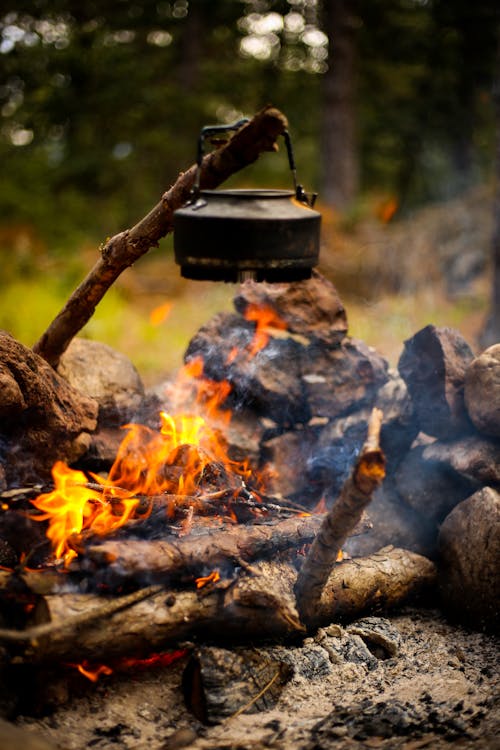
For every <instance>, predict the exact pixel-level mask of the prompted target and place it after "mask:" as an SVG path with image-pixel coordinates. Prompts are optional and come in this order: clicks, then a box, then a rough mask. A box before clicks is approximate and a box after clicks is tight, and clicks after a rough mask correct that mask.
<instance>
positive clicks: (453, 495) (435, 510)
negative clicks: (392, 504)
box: [394, 444, 481, 524]
mask: <svg viewBox="0 0 500 750" xmlns="http://www.w3.org/2000/svg"><path fill="white" fill-rule="evenodd" d="M433 446H434V444H431V445H429V446H427V445H417V446H415V447H414V448H412V449H411V450H410V451H408V453H407V454H406V456H405V458H404V459H403V461H402V462H401V463H400V465H399V466H398V468H397V470H396V472H395V475H394V478H395V482H396V487H397V490H398V493H399V495H400V496H401V497H402V499H403V500H404V502H405V503H406V504H407V505H409V506H410V507H411V508H413V509H414V510H415V511H417V513H420V514H421V515H422V516H423V517H424V518H426V519H427V520H428V521H430V522H433V523H436V524H438V523H440V522H441V521H442V520H443V519H444V518H445V517H446V516H447V515H448V513H449V512H450V511H451V510H452V508H454V507H455V505H457V504H458V503H460V502H461V501H462V500H465V498H466V497H469V495H471V494H472V493H473V492H475V491H476V490H477V489H479V488H480V486H481V483H480V482H477V481H474V480H473V479H471V478H469V477H465V476H463V475H461V474H459V473H458V472H457V471H455V469H454V468H453V466H451V465H450V463H449V461H448V457H447V456H446V457H445V456H442V457H441V456H438V457H436V455H435V449H434V451H433V452H432V453H431V455H429V453H428V450H427V449H433Z"/></svg>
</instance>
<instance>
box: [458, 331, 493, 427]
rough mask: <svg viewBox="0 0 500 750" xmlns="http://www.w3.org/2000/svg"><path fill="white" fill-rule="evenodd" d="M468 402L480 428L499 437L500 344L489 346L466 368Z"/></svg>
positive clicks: (470, 414)
mask: <svg viewBox="0 0 500 750" xmlns="http://www.w3.org/2000/svg"><path fill="white" fill-rule="evenodd" d="M465 405H466V407H467V411H468V412H469V416H470V418H471V419H472V421H473V423H474V425H475V427H476V428H477V429H478V431H479V432H482V433H484V434H485V435H493V436H494V437H500V344H495V345H494V346H490V347H489V349H486V350H485V351H484V352H483V353H482V354H480V355H479V356H478V357H476V358H475V359H474V360H473V361H472V362H471V363H470V365H469V367H468V368H467V371H466V373H465Z"/></svg>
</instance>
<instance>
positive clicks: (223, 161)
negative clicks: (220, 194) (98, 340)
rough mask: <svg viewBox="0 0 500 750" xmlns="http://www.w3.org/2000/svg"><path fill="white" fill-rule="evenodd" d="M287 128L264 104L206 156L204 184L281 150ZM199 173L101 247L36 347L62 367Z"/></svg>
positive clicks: (187, 175)
mask: <svg viewBox="0 0 500 750" xmlns="http://www.w3.org/2000/svg"><path fill="white" fill-rule="evenodd" d="M286 128H287V120H286V117H285V116H284V115H283V114H282V113H281V112H280V111H279V110H277V109H274V108H273V107H265V108H264V109H263V110H262V111H261V112H259V113H258V114H257V115H255V117H253V119H252V120H250V122H248V123H247V124H246V125H244V126H243V127H242V128H241V129H240V130H238V131H237V132H236V134H235V135H234V136H233V137H232V138H231V139H230V140H229V141H228V143H226V144H225V145H224V146H222V147H221V148H219V149H217V150H216V151H213V152H212V153H210V154H208V155H207V156H205V157H204V159H203V163H202V169H201V178H200V185H201V187H202V188H209V189H211V188H215V187H217V186H218V185H220V184H221V183H222V182H224V180H227V178H228V177H230V176H231V175H232V174H234V173H235V172H238V171H239V170H240V169H242V168H243V167H245V166H247V165H248V164H251V163H252V162H254V161H255V160H256V159H257V158H258V156H259V154H260V153H261V152H263V151H274V150H276V138H277V137H278V136H279V135H281V134H282V133H283V132H284V131H285V130H286ZM195 173H196V165H193V166H191V167H190V168H189V169H188V170H187V172H183V173H182V172H181V174H180V175H179V177H178V178H177V180H176V182H175V183H174V184H173V185H172V186H171V187H170V188H169V190H167V192H166V193H165V194H164V195H163V196H162V198H161V200H160V201H159V203H157V205H156V206H155V207H154V208H153V209H152V210H151V211H150V212H149V213H148V214H147V216H145V217H144V218H143V219H141V220H140V221H139V222H138V223H137V224H136V225H135V226H134V227H132V228H131V229H127V230H125V231H124V232H120V233H119V234H117V235H115V236H114V237H112V238H111V239H109V240H108V241H107V242H106V243H105V245H104V246H103V247H102V249H101V257H100V258H99V260H98V261H97V263H96V264H95V266H94V267H93V268H92V269H91V271H90V272H89V274H88V275H87V277H86V278H85V279H84V280H83V281H82V283H81V284H80V286H79V287H78V288H77V289H75V291H74V292H73V294H72V295H71V296H70V298H69V299H68V300H67V302H66V304H65V305H64V307H63V309H62V310H61V311H60V312H59V314H58V315H57V316H56V318H54V320H53V321H52V323H51V324H50V325H49V327H48V328H47V330H46V331H45V333H44V334H43V335H42V336H41V337H40V339H39V340H38V341H37V342H36V344H35V345H34V347H33V350H34V351H35V352H36V353H37V354H39V355H40V356H41V357H43V358H44V359H45V360H46V361H47V362H48V363H49V364H51V365H52V366H53V367H56V366H57V364H58V362H59V359H60V357H61V355H62V354H63V353H64V351H65V350H66V348H67V347H68V345H69V344H70V342H71V340H72V339H73V337H74V336H76V334H77V333H78V332H79V331H80V330H81V329H82V328H83V326H84V325H85V324H86V323H87V322H88V321H89V320H90V318H91V317H92V315H93V314H94V310H95V308H96V306H97V304H98V303H99V302H100V301H101V300H102V298H103V297H104V295H105V293H106V292H107V290H108V289H109V288H110V286H111V285H112V284H113V283H114V281H116V279H117V278H118V276H119V275H120V274H121V273H122V272H123V271H124V270H125V269H126V268H128V267H129V266H131V265H132V264H133V263H135V262H136V261H137V260H138V259H139V258H140V257H141V256H143V255H144V254H145V253H147V251H148V250H149V249H150V248H152V247H156V246H157V245H158V242H159V240H160V239H161V238H162V237H164V236H165V235H166V234H168V232H170V231H171V229H172V223H173V214H174V211H176V210H177V209H178V208H180V207H181V206H182V205H183V204H184V203H185V202H186V201H187V200H188V198H189V193H190V190H191V188H192V186H193V182H194V178H195Z"/></svg>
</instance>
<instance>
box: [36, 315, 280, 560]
mask: <svg viewBox="0 0 500 750" xmlns="http://www.w3.org/2000/svg"><path fill="white" fill-rule="evenodd" d="M169 305H170V303H165V304H164V305H162V306H161V307H159V308H156V309H155V310H154V311H153V313H154V314H155V315H154V317H155V319H156V320H159V319H160V318H161V316H162V315H163V316H165V315H167V314H168V310H169V307H168V306H169ZM245 318H246V319H247V320H249V321H253V322H255V334H254V337H253V340H252V342H251V344H250V346H249V347H248V349H247V351H246V355H247V356H248V357H253V356H255V354H257V352H259V351H260V350H261V349H263V348H264V347H265V346H266V345H267V343H268V341H269V339H270V335H271V333H270V331H271V330H272V329H274V330H285V329H286V327H287V326H286V323H285V321H284V320H282V318H280V316H279V315H278V314H277V312H276V311H275V310H273V309H272V307H270V306H265V305H256V304H249V305H248V307H247V309H246V311H245ZM236 356H237V352H234V351H233V352H231V354H230V358H234V357H236ZM204 367H205V365H204V361H203V359H202V358H201V357H194V358H192V359H191V360H190V361H189V362H187V363H186V364H185V366H184V367H183V368H182V369H181V371H180V373H179V376H178V379H177V384H176V385H175V388H176V390H177V391H178V396H179V394H180V396H181V397H183V398H184V403H185V402H186V401H188V402H190V403H191V404H192V406H191V407H190V412H189V413H180V414H176V415H172V414H170V413H167V412H166V411H162V412H161V413H160V420H161V427H160V430H159V431H158V430H153V429H151V428H149V427H147V426H145V425H141V424H128V425H125V427H124V428H123V429H124V430H126V434H125V436H124V438H123V440H122V442H121V444H120V446H119V448H118V452H117V455H116V458H115V461H114V463H113V466H112V467H111V469H110V471H109V474H108V477H107V478H106V479H103V478H101V477H100V476H96V475H93V474H92V475H91V476H92V480H93V482H89V480H88V478H87V476H86V475H85V474H84V473H83V472H81V471H76V470H74V469H71V468H69V467H68V466H67V465H66V464H64V463H63V462H61V461H57V462H56V463H55V465H54V467H53V470H52V476H53V479H54V490H53V491H52V492H48V493H45V494H43V495H40V496H39V497H38V498H37V499H36V500H33V501H32V503H33V505H34V506H35V507H36V508H37V509H38V510H39V511H42V514H41V515H39V516H36V520H40V521H45V520H48V522H49V523H48V529H47V537H48V538H49V539H50V541H51V543H52V548H53V554H54V557H55V559H56V560H64V562H65V563H66V564H68V563H69V562H70V561H71V560H72V559H73V558H74V557H76V555H77V553H76V552H75V550H74V546H75V544H74V538H78V536H79V535H81V534H82V533H83V532H85V531H87V530H88V531H89V532H90V533H92V534H97V535H100V536H104V535H106V534H109V533H111V532H112V531H114V530H115V529H117V528H119V527H121V526H123V525H124V524H125V523H127V522H129V521H130V520H133V519H136V520H142V519H144V517H145V516H147V514H148V512H150V509H149V511H147V512H146V513H143V514H142V515H140V514H139V511H138V506H139V504H140V502H141V501H140V496H147V497H153V496H158V495H165V494H167V495H171V496H175V497H179V496H180V497H182V496H184V497H185V496H188V497H190V498H192V499H193V498H195V497H196V494H197V492H198V491H199V488H200V484H201V481H202V479H203V477H204V472H205V470H206V468H207V466H210V465H211V464H222V465H223V466H224V468H225V470H226V471H227V472H228V473H231V474H233V475H236V476H238V477H240V479H241V480H242V481H247V480H248V479H250V478H251V477H252V478H253V479H255V481H256V482H258V483H259V486H263V483H264V479H263V477H260V476H256V475H255V473H252V471H251V469H250V466H249V463H248V462H247V461H233V460H232V459H231V458H230V457H229V453H228V444H227V441H226V439H225V438H224V436H223V434H222V432H221V429H220V428H221V426H223V425H224V426H225V425H227V424H228V423H229V421H230V420H231V416H232V414H231V411H230V409H228V408H227V406H226V402H227V399H228V396H229V394H230V393H231V389H232V386H231V384H230V383H229V382H228V381H227V380H220V381H217V380H211V379H210V378H207V377H205V374H204ZM173 502H174V501H172V503H173ZM171 505H172V504H171ZM151 507H152V503H151ZM174 512H175V506H172V507H169V508H167V514H168V515H169V516H173V515H174ZM193 514H194V503H193V502H192V501H191V502H190V507H189V513H188V517H187V518H186V520H185V522H184V524H183V526H182V530H181V533H183V534H185V533H189V531H190V529H191V526H192V522H193ZM226 514H227V515H228V516H229V518H231V517H232V518H233V520H234V521H235V522H237V519H236V517H235V516H234V514H233V516H231V510H230V509H229V510H227V511H226ZM72 538H73V543H72V541H71V540H72Z"/></svg>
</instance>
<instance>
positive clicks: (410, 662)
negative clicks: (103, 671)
mask: <svg viewBox="0 0 500 750" xmlns="http://www.w3.org/2000/svg"><path fill="white" fill-rule="evenodd" d="M370 632H371V633H372V635H373V633H375V636H376V637H375V638H374V639H373V638H370V637H367V633H368V635H369V633H370ZM228 650H229V649H228ZM262 650H263V651H264V652H265V653H266V655H267V656H269V655H272V657H273V658H274V659H278V660H280V661H281V662H284V663H286V664H287V665H288V668H289V675H290V677H289V679H288V681H287V682H286V684H285V685H284V686H283V689H282V690H281V692H280V694H279V695H278V696H277V697H276V700H274V701H269V705H270V706H271V707H268V708H266V704H265V702H264V704H262V701H261V703H260V704H256V705H258V706H259V708H258V710H257V712H255V711H256V708H255V706H254V707H252V708H249V709H248V711H249V712H244V713H241V714H239V715H234V716H232V717H228V718H226V719H223V720H221V721H218V722H217V723H213V724H211V725H210V724H203V723H201V722H200V721H198V720H197V719H195V718H194V717H193V715H192V714H191V713H190V712H189V711H188V709H187V708H186V705H185V702H184V697H183V690H182V681H183V680H182V676H183V672H184V671H185V666H186V659H184V660H181V661H178V662H176V663H175V664H173V665H171V666H170V667H167V668H161V669H157V670H150V671H145V672H141V673H136V674H134V675H131V674H128V675H126V676H125V675H124V674H118V673H117V674H114V675H111V676H109V677H104V678H102V679H101V680H100V681H99V682H98V683H97V684H96V685H94V684H91V683H89V682H86V681H85V679H84V678H83V677H81V676H80V675H78V674H75V676H74V677H72V679H71V680H68V678H66V680H65V681H64V680H62V679H61V678H60V677H59V678H55V681H54V682H53V683H52V684H51V689H50V693H48V692H47V684H48V677H47V676H46V679H45V692H43V691H42V694H43V696H44V700H45V706H44V711H45V713H46V714H47V711H49V709H50V710H51V712H50V714H49V715H45V716H44V717H42V718H34V717H33V716H27V715H24V716H20V717H18V719H17V724H18V726H19V727H22V728H23V729H25V731H27V732H29V733H30V734H31V733H34V735H36V736H37V738H44V739H46V740H47V741H48V742H49V747H53V748H57V749H58V750H63V748H64V750H84V749H85V750H86V749H87V748H96V750H118V749H123V750H129V749H130V750H132V749H133V750H146V748H147V749H148V750H174V748H181V747H186V748H193V750H260V749H263V748H275V749H276V750H288V748H297V749H298V750H320V749H321V750H323V749H324V748H326V749H328V748H335V750H358V749H359V750H365V748H366V750H368V749H369V748H382V750H417V748H432V749H433V750H434V748H437V749H438V750H439V749H441V748H443V749H444V748H449V747H450V746H451V745H453V747H458V748H460V749H461V750H469V748H470V749H471V750H482V749H484V750H495V749H496V748H500V740H499V739H498V738H499V737H500V691H499V681H500V680H499V674H500V670H499V669H498V667H499V650H498V640H497V639H496V638H495V636H493V635H491V634H486V633H482V632H474V631H470V630H466V629H464V628H462V627H456V626H454V625H453V624H451V623H449V622H447V621H446V620H444V619H443V617H442V616H441V615H440V614H439V613H438V612H437V611H434V610H425V609H419V610H415V609H409V608H408V609H405V610H403V611H401V612H400V613H399V614H397V615H395V616H393V617H392V618H390V619H388V618H379V617H371V618H365V619H364V620H362V621H359V622H358V623H352V624H351V625H348V626H345V627H342V628H341V627H340V626H338V625H333V626H329V628H326V629H322V630H320V631H318V633H317V635H316V636H315V637H314V638H308V639H306V640H305V641H304V642H303V643H302V644H300V645H297V646H273V647H263V649H262ZM58 679H59V682H58ZM41 682H42V683H43V682H44V680H43V679H42V680H41ZM224 689H225V690H229V691H230V690H231V686H230V685H227V684H226V685H225V686H224ZM41 700H42V699H41ZM51 701H52V706H51V707H50V706H49V704H50V703H51ZM42 703H43V700H42ZM56 704H57V705H56ZM252 711H253V712H252ZM24 747H27V745H24Z"/></svg>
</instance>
